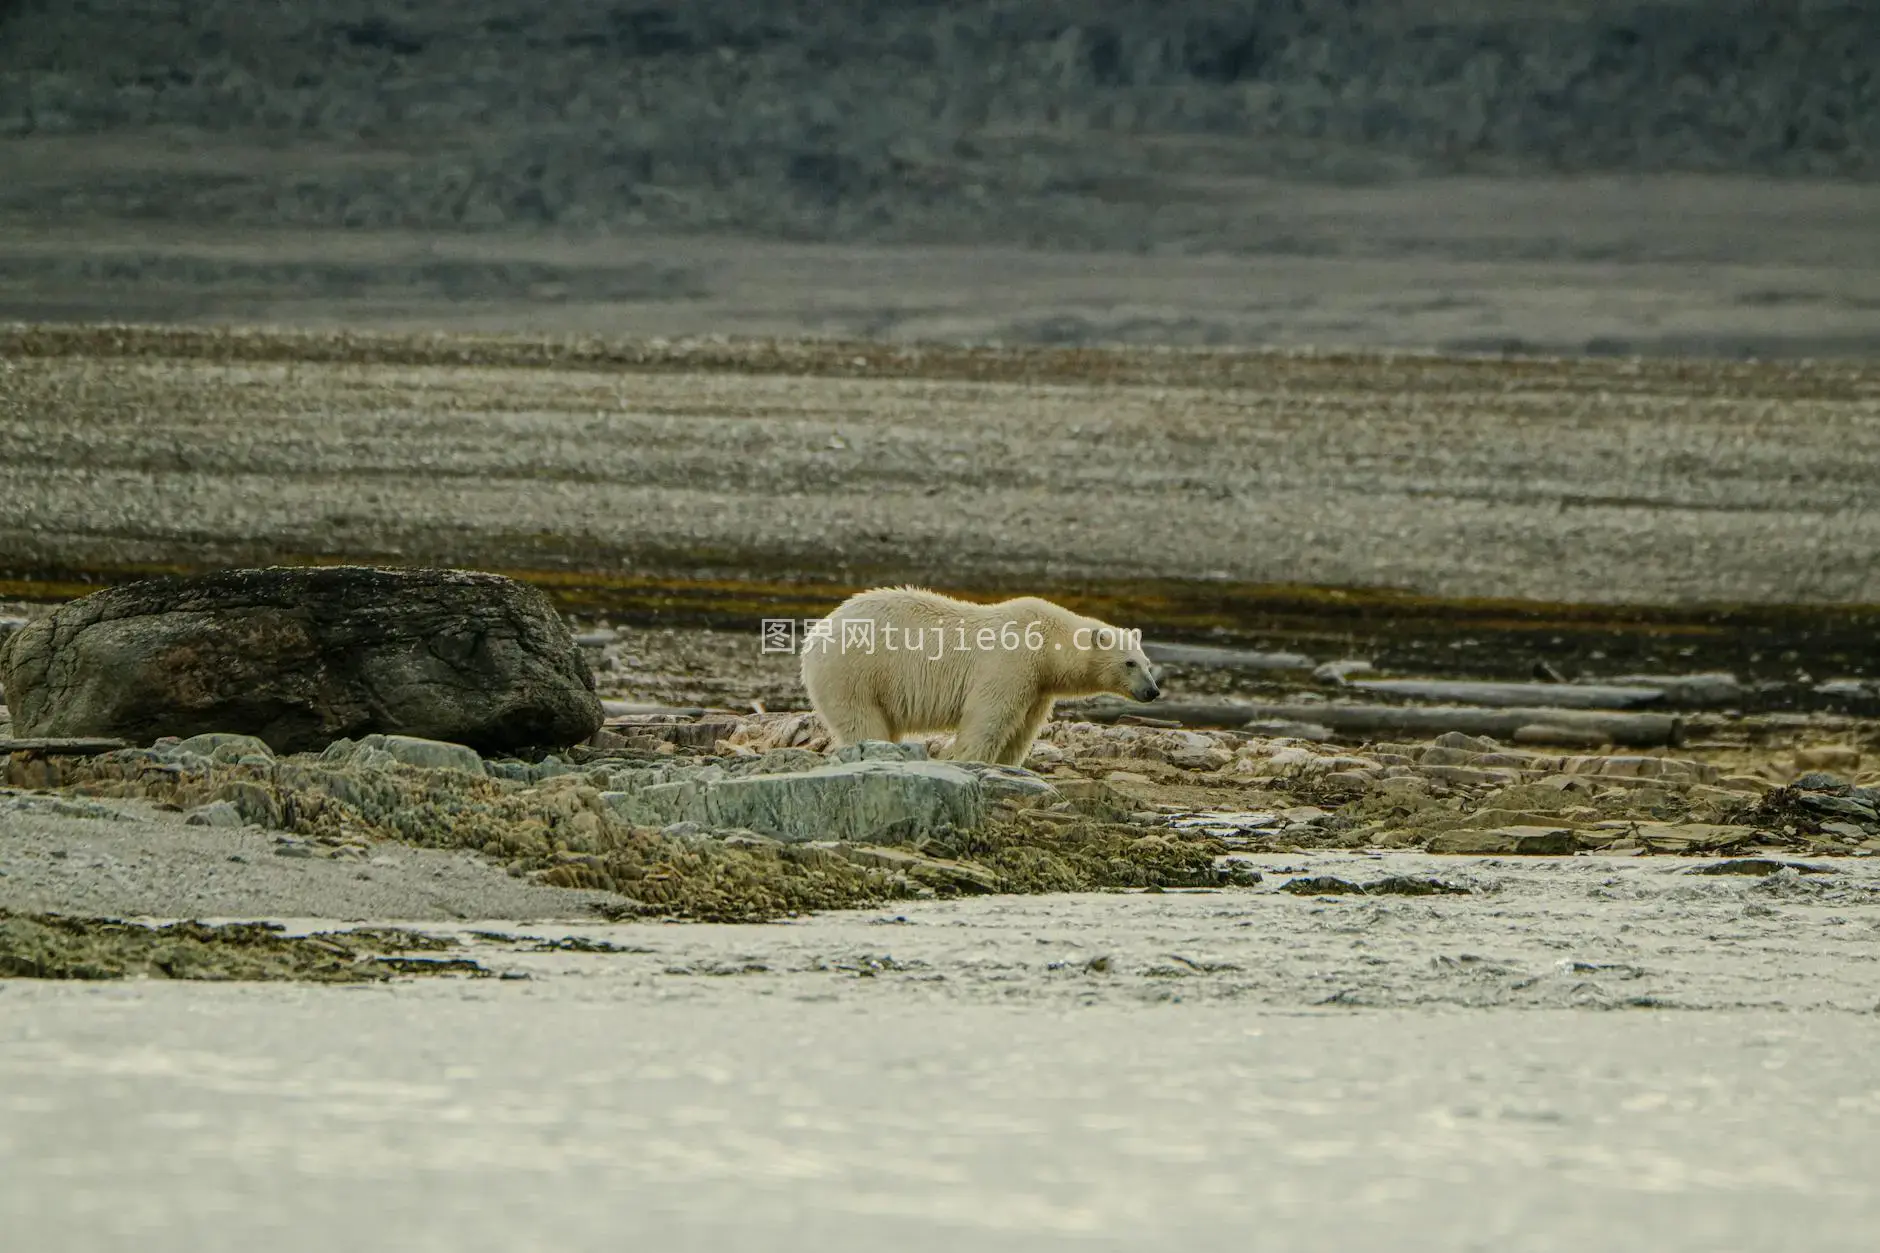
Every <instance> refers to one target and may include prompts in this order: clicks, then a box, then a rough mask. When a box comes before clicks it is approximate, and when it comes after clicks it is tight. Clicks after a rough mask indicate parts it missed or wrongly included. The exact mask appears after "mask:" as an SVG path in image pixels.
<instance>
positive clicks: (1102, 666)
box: [1072, 620, 1162, 701]
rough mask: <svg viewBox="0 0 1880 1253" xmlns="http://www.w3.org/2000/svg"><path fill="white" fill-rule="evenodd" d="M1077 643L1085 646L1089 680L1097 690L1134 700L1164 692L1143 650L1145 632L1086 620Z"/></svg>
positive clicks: (1156, 695) (1076, 638) (1077, 635)
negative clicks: (1143, 633) (1143, 634)
mask: <svg viewBox="0 0 1880 1253" xmlns="http://www.w3.org/2000/svg"><path fill="white" fill-rule="evenodd" d="M1072 642H1073V644H1074V645H1075V646H1076V647H1077V648H1080V649H1083V650H1085V656H1086V666H1087V669H1086V671H1085V676H1086V682H1087V683H1088V684H1089V687H1090V690H1091V691H1093V692H1109V693H1113V694H1115V695H1117V696H1128V697H1130V698H1132V699H1134V700H1145V701H1147V700H1154V699H1155V698H1156V697H1158V696H1160V695H1161V694H1162V686H1161V684H1159V683H1157V682H1156V679H1155V670H1154V668H1153V667H1152V666H1151V665H1150V662H1149V655H1148V654H1147V653H1145V652H1143V651H1142V633H1141V632H1140V631H1128V630H1124V629H1123V628H1121V627H1113V626H1111V625H1110V624H1109V623H1107V622H1097V621H1095V620H1088V621H1086V622H1085V623H1084V624H1083V625H1082V627H1081V628H1080V629H1079V630H1078V631H1077V632H1076V634H1075V636H1074V638H1073V641H1072Z"/></svg>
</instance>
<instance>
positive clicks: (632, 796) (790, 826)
mask: <svg viewBox="0 0 1880 1253" xmlns="http://www.w3.org/2000/svg"><path fill="white" fill-rule="evenodd" d="M703 774H704V772H703V771H701V772H699V775H703ZM699 775H694V776H691V777H687V778H682V779H673V780H670V781H666V782H660V783H654V784H651V785H650V786H646V787H640V788H635V789H630V790H624V791H614V792H603V793H601V796H600V799H601V801H602V802H603V803H605V804H606V805H607V806H608V807H609V808H611V809H612V810H613V812H614V813H615V814H616V815H617V816H619V817H620V818H622V819H624V820H626V821H628V822H633V823H636V824H644V825H649V826H657V825H665V824H668V823H675V822H696V823H698V824H699V825H700V827H701V828H708V829H711V830H723V829H725V828H729V827H745V828H748V829H750V830H752V831H756V832H759V833H760V834H763V835H768V836H771V837H773V838H776V839H779V840H786V841H789V842H792V843H805V842H809V841H815V840H840V841H844V842H847V843H854V844H897V843H905V842H908V841H910V840H914V839H918V838H920V837H922V836H925V835H931V834H934V833H936V832H938V831H940V830H942V829H944V828H953V829H970V828H972V827H975V826H978V825H979V824H980V823H982V822H983V821H984V820H985V818H986V816H987V812H988V810H989V808H990V806H991V803H992V798H991V796H990V795H989V790H988V788H987V786H986V785H985V784H984V783H982V782H981V779H980V777H979V776H978V775H977V774H975V773H974V772H973V771H972V770H970V769H968V768H966V767H965V766H963V765H960V764H957V763H954V762H940V761H858V762H838V763H835V764H833V765H825V766H821V767H818V768H817V769H814V770H801V771H792V772H788V773H784V774H756V775H729V776H727V775H724V774H723V773H722V772H720V774H719V777H716V778H702V777H699ZM618 777H619V776H616V778H618Z"/></svg>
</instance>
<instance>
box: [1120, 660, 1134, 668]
mask: <svg viewBox="0 0 1880 1253" xmlns="http://www.w3.org/2000/svg"><path fill="white" fill-rule="evenodd" d="M1123 668H1124V669H1126V670H1134V669H1135V668H1136V663H1135V662H1134V661H1126V662H1124V663H1123Z"/></svg>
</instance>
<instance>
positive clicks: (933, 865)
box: [838, 845, 999, 894]
mask: <svg viewBox="0 0 1880 1253" xmlns="http://www.w3.org/2000/svg"><path fill="white" fill-rule="evenodd" d="M838 851H839V852H840V853H841V854H842V856H843V857H845V858H847V859H848V860H849V861H852V862H854V863H855V864H856V865H858V866H872V867H876V868H878V869H882V870H898V871H900V872H901V873H903V874H905V875H907V876H908V877H910V878H913V879H916V880H925V881H926V882H928V883H934V882H936V881H937V882H939V883H940V884H942V885H944V886H946V887H950V888H953V889H954V890H955V891H960V892H972V893H976V894H983V893H987V892H997V891H998V890H999V877H998V876H997V875H996V874H994V873H993V872H992V871H990V870H987V869H986V868H985V867H984V866H978V865H974V864H973V863H972V862H969V861H948V860H945V859H944V858H939V857H922V856H921V855H920V854H918V853H910V852H907V851H906V850H904V849H898V848H878V847H861V848H858V847H855V846H853V845H843V846H842V847H841V848H840V849H839V850H838Z"/></svg>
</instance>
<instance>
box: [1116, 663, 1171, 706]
mask: <svg viewBox="0 0 1880 1253" xmlns="http://www.w3.org/2000/svg"><path fill="white" fill-rule="evenodd" d="M1123 673H1124V674H1125V675H1127V676H1128V678H1129V694H1130V695H1131V696H1133V697H1135V698H1136V699H1137V700H1144V701H1147V700H1154V699H1155V698H1156V697H1158V696H1160V695H1161V694H1162V685H1161V684H1160V683H1158V682H1156V678H1155V670H1154V668H1153V667H1152V666H1150V665H1149V664H1148V663H1147V662H1146V661H1138V660H1136V659H1135V658H1133V657H1132V658H1131V659H1130V660H1128V661H1126V662H1124V663H1123Z"/></svg>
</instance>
